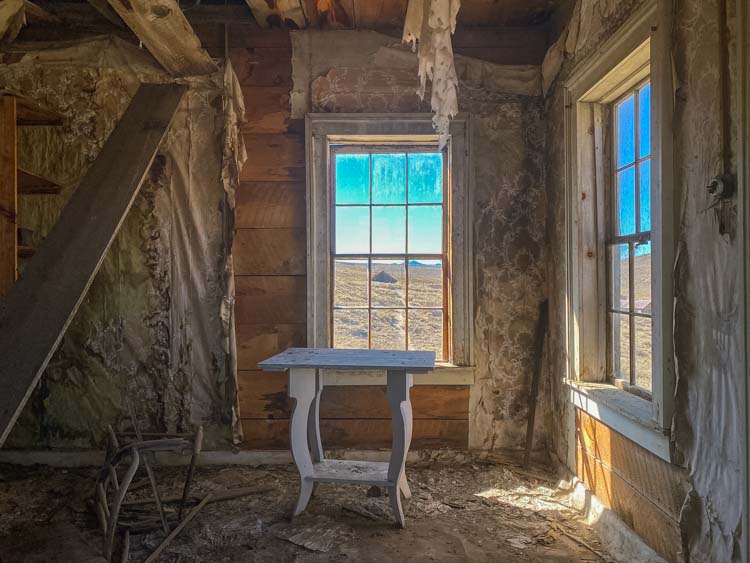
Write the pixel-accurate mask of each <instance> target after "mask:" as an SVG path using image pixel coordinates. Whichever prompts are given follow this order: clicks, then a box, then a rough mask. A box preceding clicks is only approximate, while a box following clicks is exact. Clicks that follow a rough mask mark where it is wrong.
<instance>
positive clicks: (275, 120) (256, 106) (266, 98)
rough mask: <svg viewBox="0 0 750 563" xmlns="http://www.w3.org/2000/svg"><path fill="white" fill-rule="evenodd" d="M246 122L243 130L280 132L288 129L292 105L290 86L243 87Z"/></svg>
mask: <svg viewBox="0 0 750 563" xmlns="http://www.w3.org/2000/svg"><path fill="white" fill-rule="evenodd" d="M242 94H243V96H244V98H245V123H244V124H243V125H242V130H243V131H251V132H254V133H278V132H280V131H281V132H283V131H286V130H287V128H288V127H289V119H290V116H291V111H292V107H291V105H290V101H289V100H290V88H289V86H252V87H243V88H242Z"/></svg>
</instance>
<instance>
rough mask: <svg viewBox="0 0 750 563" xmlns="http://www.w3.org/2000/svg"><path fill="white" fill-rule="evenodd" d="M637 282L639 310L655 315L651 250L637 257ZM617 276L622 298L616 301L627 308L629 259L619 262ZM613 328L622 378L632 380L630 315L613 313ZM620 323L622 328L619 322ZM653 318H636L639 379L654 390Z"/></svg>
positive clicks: (636, 296)
mask: <svg viewBox="0 0 750 563" xmlns="http://www.w3.org/2000/svg"><path fill="white" fill-rule="evenodd" d="M633 266H634V268H633V270H634V274H635V276H634V277H635V280H634V281H635V284H634V287H633V291H634V299H635V309H636V311H638V312H642V313H644V314H649V315H650V314H651V253H650V252H649V253H648V254H641V255H640V256H638V255H636V256H635V263H634V265H633ZM612 275H613V276H616V277H619V279H620V288H619V289H620V291H619V297H618V295H617V294H615V295H614V296H613V299H612V301H613V302H614V303H617V302H618V301H619V302H620V307H619V308H620V310H623V311H625V310H627V308H628V303H629V276H628V258H625V259H623V260H620V261H619V265H618V264H615V267H614V271H613V273H612ZM610 315H611V318H610V329H611V330H612V333H613V348H614V350H615V351H617V350H619V351H620V373H621V376H622V379H625V380H628V379H629V375H628V374H629V372H630V326H629V317H628V315H623V314H619V313H610ZM618 324H619V330H618V326H617V325H618ZM651 330H652V329H651V318H650V317H649V318H644V317H636V318H635V339H636V349H635V357H636V363H635V379H636V384H637V385H638V386H639V387H643V388H644V389H647V390H649V391H651V388H652V383H651V372H652V350H651V342H652V337H651Z"/></svg>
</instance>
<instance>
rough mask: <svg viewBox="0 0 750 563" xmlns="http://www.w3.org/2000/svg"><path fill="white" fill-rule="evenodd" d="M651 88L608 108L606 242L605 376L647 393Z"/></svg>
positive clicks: (649, 366)
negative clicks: (609, 163) (609, 167)
mask: <svg viewBox="0 0 750 563" xmlns="http://www.w3.org/2000/svg"><path fill="white" fill-rule="evenodd" d="M650 106H651V83H650V82H649V81H646V82H643V83H641V84H639V85H638V86H637V87H635V88H634V89H632V90H630V91H629V92H627V93H626V94H625V95H624V96H622V97H621V98H620V99H619V100H618V101H617V102H615V103H614V104H613V106H612V116H613V122H614V123H613V151H612V167H613V180H612V184H611V185H612V190H611V191H610V198H609V202H610V210H611V219H610V222H609V227H610V228H609V229H608V238H607V243H606V244H607V259H608V262H609V264H608V268H607V272H608V277H607V283H608V286H609V291H608V292H607V293H608V324H609V327H608V331H607V332H608V339H607V340H608V342H607V344H608V346H607V352H608V353H607V356H608V358H609V372H610V375H611V376H612V377H614V378H615V379H620V380H624V381H625V382H627V383H628V384H630V385H633V386H636V387H639V388H642V389H645V390H646V391H648V392H651V391H652V388H653V382H652V372H653V367H652V361H653V360H652V349H653V346H652V344H653V335H652V291H651V258H652V255H651V112H650Z"/></svg>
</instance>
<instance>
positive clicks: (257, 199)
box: [235, 182, 306, 229]
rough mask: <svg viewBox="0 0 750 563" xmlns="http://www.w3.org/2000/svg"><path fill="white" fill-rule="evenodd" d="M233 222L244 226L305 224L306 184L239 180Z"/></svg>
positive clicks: (300, 226)
mask: <svg viewBox="0 0 750 563" xmlns="http://www.w3.org/2000/svg"><path fill="white" fill-rule="evenodd" d="M236 198H237V210H236V217H235V225H236V227H237V228H239V229H243V228H280V227H298V228H304V227H305V212H306V210H305V184H304V183H301V182H242V183H241V184H240V187H239V189H238V190H237V194H236Z"/></svg>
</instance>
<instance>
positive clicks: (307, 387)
mask: <svg viewBox="0 0 750 563" xmlns="http://www.w3.org/2000/svg"><path fill="white" fill-rule="evenodd" d="M258 367H259V368H261V369H263V370H265V371H289V396H290V397H292V398H293V399H295V405H294V412H293V413H292V419H291V421H290V425H289V434H290V442H291V449H292V457H293V458H294V463H295V464H296V465H297V469H298V470H299V475H300V493H299V499H298V500H297V506H296V507H295V509H294V515H295V516H296V515H298V514H300V513H301V512H302V511H303V510H305V507H306V506H307V503H308V502H309V500H310V496H311V495H312V491H313V485H314V484H315V483H318V482H328V483H355V484H359V485H378V486H380V487H385V488H386V489H387V490H388V496H389V498H390V503H391V508H392V509H393V515H394V517H395V518H396V522H397V523H398V524H399V525H400V526H401V527H403V526H404V524H405V522H404V511H403V508H402V507H401V494H400V493H403V494H404V496H405V497H406V498H410V497H411V491H410V490H409V485H408V484H407V482H406V474H405V469H404V468H405V463H406V454H407V453H408V452H409V445H410V443H411V432H412V412H411V400H410V398H409V389H410V388H411V386H412V385H413V381H412V374H414V373H427V372H430V371H432V370H433V369H434V367H435V353H434V352H418V351H392V350H340V349H332V348H289V349H288V350H287V351H286V352H282V353H281V354H277V355H276V356H273V357H272V358H269V359H267V360H264V361H262V362H260V363H259V364H258ZM323 369H335V370H345V371H357V370H385V371H386V373H387V381H388V402H389V403H390V405H391V418H392V421H393V424H392V426H393V443H392V447H391V460H390V462H388V463H385V462H367V461H347V460H336V459H325V457H324V455H323V445H322V442H321V440H320V393H321V391H323V377H322V373H321V371H320V370H323Z"/></svg>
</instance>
